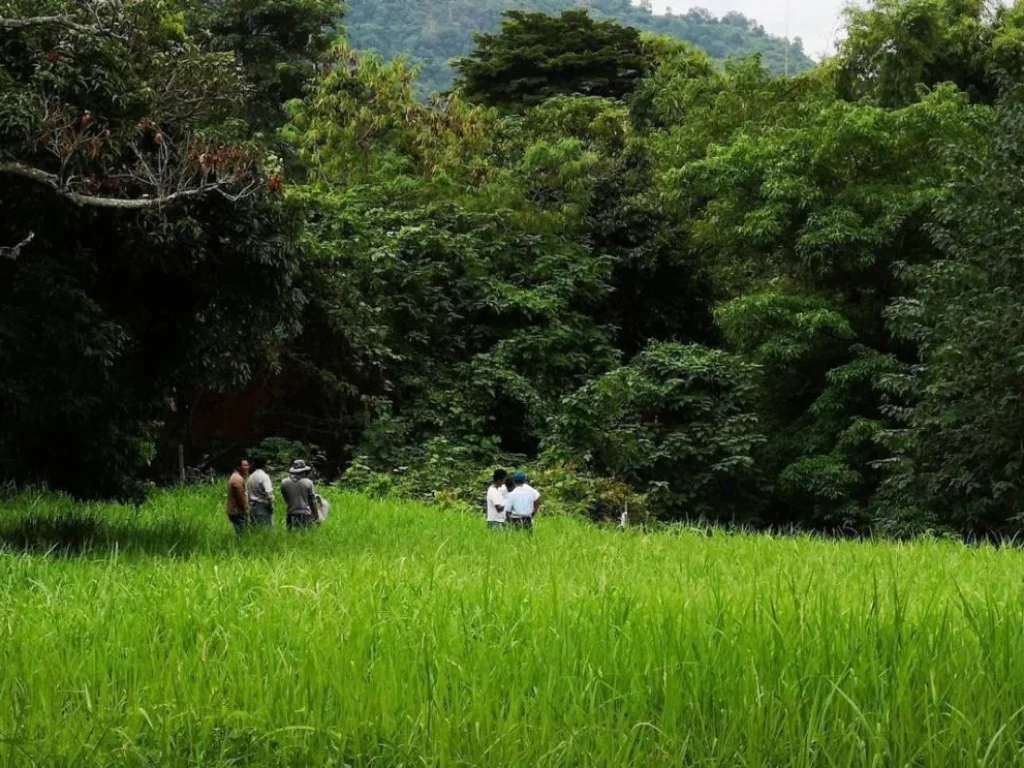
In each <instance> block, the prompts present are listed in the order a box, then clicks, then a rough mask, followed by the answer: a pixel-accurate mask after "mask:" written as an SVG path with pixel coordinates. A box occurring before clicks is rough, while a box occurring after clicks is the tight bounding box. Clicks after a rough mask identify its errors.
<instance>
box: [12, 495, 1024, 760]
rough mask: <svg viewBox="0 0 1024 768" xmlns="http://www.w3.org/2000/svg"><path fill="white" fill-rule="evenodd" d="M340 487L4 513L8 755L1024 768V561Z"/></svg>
mask: <svg viewBox="0 0 1024 768" xmlns="http://www.w3.org/2000/svg"><path fill="white" fill-rule="evenodd" d="M328 495H329V496H330V494H328ZM331 498H332V501H333V505H334V506H333V513H332V518H331V519H330V520H329V521H328V522H327V524H326V525H325V526H324V527H322V528H320V529H317V530H313V531H308V532H302V533H297V534H288V533H286V532H285V531H284V530H282V529H281V528H280V523H281V521H277V522H278V524H279V527H278V529H276V530H274V531H270V532H264V533H262V534H252V535H248V536H246V537H244V538H242V539H241V540H236V539H235V537H234V535H233V533H232V531H231V530H230V526H229V525H228V523H227V521H226V519H225V518H224V515H223V512H222V511H221V499H220V491H219V489H204V490H185V491H178V492H174V493H165V494H162V495H160V496H159V497H157V498H156V499H155V500H154V501H153V502H152V503H151V504H149V505H147V506H146V507H143V508H142V510H141V511H139V512H138V513H136V511H135V510H134V509H126V508H119V507H106V508H101V507H74V506H73V505H71V504H70V503H69V502H67V501H62V500H57V499H53V498H41V499H40V498H35V499H33V498H21V499H18V500H16V501H13V502H7V503H5V504H4V506H3V507H2V508H0V542H3V544H2V546H3V547H4V549H3V551H2V552H0V765H4V766H19V767H20V766H34V765H38V766H163V765H168V766H204V767H206V766H242V765H250V766H279V765H280V766H413V765H415V766H626V765H643V766H648V765H650V766H659V765H664V766H982V765H988V766H1010V765H1020V764H1024V589H1022V587H1024V581H1022V580H1024V554H1022V553H1021V552H1018V551H1015V550H1011V549H1003V550H996V549H992V548H987V547H983V548H966V547H963V546H961V545H958V544H956V543H954V542H938V541H926V542H920V543H916V544H913V545H896V544H891V543H882V542H876V543H837V542H825V541H816V540H812V539H809V538H785V539H772V538H767V537H754V536H730V535H723V534H715V535H713V536H710V537H707V536H704V535H701V534H700V533H697V532H687V531H681V532H679V533H676V534H642V533H639V532H622V531H617V530H604V529H599V528H595V527H592V526H590V525H588V524H586V523H583V522H579V521H576V520H570V519H564V518H549V519H543V520H541V521H539V522H538V525H537V530H536V532H535V534H534V535H533V536H532V537H529V536H526V535H523V534H514V533H494V532H491V531H488V530H487V529H486V527H485V525H484V522H483V520H482V518H473V517H469V516H466V515H463V514H457V513H445V512H442V511H439V510H437V509H432V508H426V507H422V506H417V505H409V504H401V503H390V502H374V501H370V500H368V499H365V498H361V497H356V496H344V495H341V494H337V495H334V496H331Z"/></svg>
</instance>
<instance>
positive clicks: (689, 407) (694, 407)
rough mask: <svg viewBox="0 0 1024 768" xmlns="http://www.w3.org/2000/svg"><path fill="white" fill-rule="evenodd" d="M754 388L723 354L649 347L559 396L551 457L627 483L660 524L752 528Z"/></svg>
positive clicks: (747, 368)
mask: <svg viewBox="0 0 1024 768" xmlns="http://www.w3.org/2000/svg"><path fill="white" fill-rule="evenodd" d="M754 381H755V369H754V367H753V366H752V365H750V364H748V363H745V362H743V361H742V360H740V359H738V358H735V357H732V356H730V355H728V354H726V353H725V352H722V351H719V350H710V349H706V348H704V347H700V346H697V345H682V344H653V345H651V346H650V347H649V348H648V349H646V350H644V351H643V352H642V353H641V354H640V355H638V356H637V357H636V359H635V360H633V361H632V362H631V363H630V364H629V365H627V366H624V367H622V368H619V369H616V370H614V371H611V372H609V373H607V374H605V375H604V376H601V377H600V378H597V379H595V380H594V381H592V382H590V383H589V384H586V385H585V386H583V387H582V388H581V389H580V390H579V391H577V392H575V393H573V394H572V395H571V396H569V397H568V398H566V400H565V401H564V402H563V404H562V407H561V409H560V410H559V413H558V415H557V416H556V418H555V420H554V423H553V429H552V435H551V437H550V438H549V442H550V450H551V452H552V453H553V454H554V455H556V456H564V457H567V458H570V459H572V460H577V461H578V460H580V459H581V458H582V459H583V460H584V462H585V464H586V466H588V467H590V468H592V469H594V470H595V471H597V472H599V473H604V474H607V475H611V476H612V477H616V478H621V479H623V480H626V481H627V482H629V483H631V484H632V485H633V487H634V488H636V489H637V490H638V491H640V492H641V493H645V494H647V496H648V501H649V505H650V509H651V510H652V512H653V513H654V514H655V515H656V516H658V517H660V518H662V519H667V520H680V519H687V520H716V521H722V522H738V523H750V522H754V521H756V519H757V517H756V515H757V509H758V503H757V495H758V493H757V492H758V479H757V472H756V468H755V465H754V458H753V452H754V450H755V449H756V448H757V446H758V445H760V444H761V443H762V442H763V440H764V436H763V434H762V432H761V429H760V426H759V424H758V419H757V416H756V415H755V413H754V411H753V394H754Z"/></svg>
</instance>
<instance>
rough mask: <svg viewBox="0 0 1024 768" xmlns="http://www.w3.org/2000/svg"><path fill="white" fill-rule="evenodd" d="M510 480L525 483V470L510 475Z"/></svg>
mask: <svg viewBox="0 0 1024 768" xmlns="http://www.w3.org/2000/svg"><path fill="white" fill-rule="evenodd" d="M512 482H513V483H525V482H526V473H525V472H516V473H515V474H514V475H512Z"/></svg>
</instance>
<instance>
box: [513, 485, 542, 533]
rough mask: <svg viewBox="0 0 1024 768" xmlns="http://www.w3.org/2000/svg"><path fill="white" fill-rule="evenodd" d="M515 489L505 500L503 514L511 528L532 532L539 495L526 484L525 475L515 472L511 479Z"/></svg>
mask: <svg viewBox="0 0 1024 768" xmlns="http://www.w3.org/2000/svg"><path fill="white" fill-rule="evenodd" d="M512 480H513V482H514V483H515V484H516V487H515V488H514V489H513V490H512V492H511V493H510V494H509V495H508V496H507V497H506V498H505V514H506V515H507V516H508V521H509V523H511V524H512V527H513V528H519V529H520V530H525V531H532V530H533V516H534V515H536V514H537V510H538V509H540V493H539V492H538V491H537V490H536V489H535V488H531V487H530V486H529V485H528V484H527V483H526V475H525V474H523V473H522V472H516V474H515V476H514V477H513V478H512Z"/></svg>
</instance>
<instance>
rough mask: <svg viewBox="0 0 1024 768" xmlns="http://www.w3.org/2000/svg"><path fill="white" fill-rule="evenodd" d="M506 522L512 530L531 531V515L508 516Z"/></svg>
mask: <svg viewBox="0 0 1024 768" xmlns="http://www.w3.org/2000/svg"><path fill="white" fill-rule="evenodd" d="M508 522H509V525H511V526H512V530H514V531H526V532H527V533H533V518H532V517H510V518H509V519H508Z"/></svg>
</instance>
